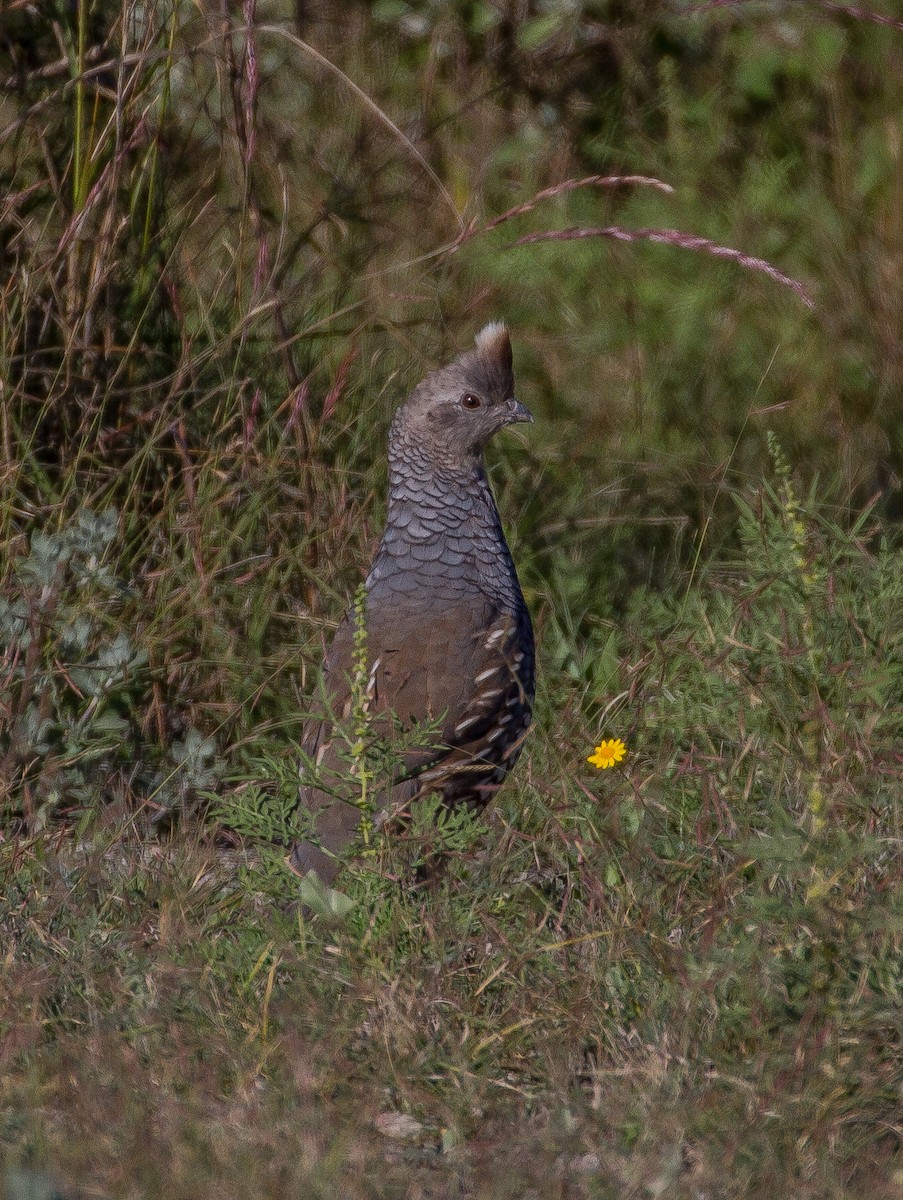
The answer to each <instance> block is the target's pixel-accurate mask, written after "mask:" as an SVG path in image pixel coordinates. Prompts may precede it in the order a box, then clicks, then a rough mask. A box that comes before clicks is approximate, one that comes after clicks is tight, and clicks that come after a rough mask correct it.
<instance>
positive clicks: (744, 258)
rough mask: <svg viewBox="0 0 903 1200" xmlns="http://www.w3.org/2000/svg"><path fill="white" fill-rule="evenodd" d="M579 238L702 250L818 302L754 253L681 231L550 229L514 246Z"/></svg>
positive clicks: (809, 301) (808, 301)
mask: <svg viewBox="0 0 903 1200" xmlns="http://www.w3.org/2000/svg"><path fill="white" fill-rule="evenodd" d="M578 238H614V239H615V240H616V241H619V242H639V241H647V242H658V243H660V244H661V245H665V246H679V247H680V248H681V249H682V250H701V251H702V252H703V253H705V254H711V255H714V257H715V258H726V259H728V260H729V261H730V262H735V263H738V264H739V265H740V266H741V267H746V268H747V269H748V270H750V271H761V272H762V273H763V274H765V275H767V276H768V277H769V279H773V280H775V282H777V283H782V284H783V285H784V286H785V287H789V288H790V290H791V291H792V292H795V293H796V295H797V296H798V297H799V298H800V300H802V302H803V304H805V306H806V307H807V308H814V307H815V302H814V301H813V300H812V297H811V296H810V295H809V293H808V291H807V290H806V287H805V285H804V284H802V283H801V282H800V281H799V280H798V279H792V278H791V277H790V276H789V275H785V274H784V273H783V272H782V271H779V270H778V269H777V267H774V266H772V264H771V263H770V262H766V260H765V259H764V258H756V257H755V256H754V255H752V254H744V252H743V251H742V250H735V249H734V248H733V247H732V246H719V245H718V244H717V242H713V241H712V240H711V239H710V238H705V237H699V236H698V235H697V234H693V233H684V232H683V230H681V229H625V228H624V227H623V226H621V225H605V226H601V227H597V228H589V229H551V230H546V231H543V232H541V233H527V234H524V236H523V237H520V238H518V239H517V240H516V241H515V242H512V243H511V244H512V245H513V246H527V245H530V244H532V243H533V242H570V241H575V240H577V239H578Z"/></svg>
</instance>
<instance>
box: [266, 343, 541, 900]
mask: <svg viewBox="0 0 903 1200" xmlns="http://www.w3.org/2000/svg"><path fill="white" fill-rule="evenodd" d="M532 420H533V418H532V416H531V415H530V412H529V411H528V409H527V408H525V406H524V405H523V404H520V403H519V402H518V401H517V400H515V399H514V376H513V373H512V357H511V342H510V339H509V337H508V330H507V329H506V327H505V326H504V325H503V324H500V323H494V324H492V325H487V326H486V328H485V329H483V330H482V331H481V332H480V333H479V334H478V335H477V338H476V348H475V349H474V350H471V351H469V352H467V353H465V354H461V355H459V357H458V358H456V359H455V360H454V362H452V363H451V364H450V365H449V366H447V367H442V368H440V369H439V370H437V371H433V372H432V373H431V374H430V375H428V376H427V377H426V379H424V380H423V382H422V383H421V384H419V385H418V386H417V387H416V388H415V389H414V391H413V392H412V393H411V395H410V396H409V397H408V399H407V400H406V401H405V402H404V404H402V405H401V407H400V408H399V409H398V411H397V413H396V414H395V419H394V420H393V422H392V428H391V432H390V434H389V512H388V519H387V522H386V529H385V532H384V534H383V537H382V541H381V542H380V545H379V549H378V551H377V554H376V558H375V559H374V562H373V565H372V567H371V568H370V573H369V575H368V576H367V580H366V585H365V587H366V619H365V631H366V650H367V678H366V683H365V687H366V696H367V701H366V703H367V707H368V714H369V715H368V720H370V721H371V722H373V723H374V724H375V723H380V725H381V730H382V731H383V732H391V730H392V729H393V727H397V726H398V724H399V723H401V724H403V725H408V724H417V723H423V722H432V723H433V725H432V729H433V730H434V732H433V734H432V736H431V738H430V739H429V740H430V742H431V744H430V745H428V746H423V745H422V744H421V745H417V746H415V747H413V748H412V747H411V746H410V742H408V745H407V748H406V749H403V750H402V751H401V753H400V765H399V767H398V768H397V769H396V771H395V775H394V777H393V779H392V780H391V781H390V782H389V783H388V784H387V785H385V786H384V787H383V789H382V792H381V794H378V795H377V797H376V798H375V807H376V811H377V812H384V811H386V810H397V809H400V808H403V807H404V806H406V805H407V804H408V803H409V802H410V801H411V800H414V799H416V798H417V797H418V796H423V795H427V794H429V793H431V792H440V793H441V794H442V796H443V798H444V800H445V801H446V802H447V803H450V804H462V803H464V804H471V805H474V806H477V807H482V806H483V805H484V804H486V803H487V801H488V800H489V799H490V797H491V796H492V795H493V794H494V792H495V791H496V790H497V789H498V787H499V785H500V784H501V782H502V780H503V779H504V778H505V776H506V775H507V773H508V771H510V769H511V767H512V766H513V765H514V762H515V760H516V759H517V756H518V754H519V753H520V749H521V746H522V744H523V741H524V736H525V734H526V731H527V728H528V726H529V724H530V715H531V706H532V703H533V695H534V654H533V629H532V626H531V624H530V614H529V613H528V612H527V607H526V605H525V603H524V598H523V595H522V593H521V589H520V584H519V583H518V579H517V573H516V572H515V570H514V563H513V562H512V561H511V554H510V552H509V550H508V546H507V544H506V542H505V535H504V533H503V532H502V525H501V521H500V520H499V514H498V509H497V508H496V505H495V500H494V498H493V495H492V491H491V489H490V487H489V482H488V480H487V478H486V470H485V467H484V465H483V449H484V447H485V446H486V443H487V442H488V441H489V439H490V438H491V437H492V436H493V434H495V433H497V432H498V430H500V429H502V428H503V427H504V426H505V425H511V424H513V423H514V422H517V421H532ZM354 628H355V621H354V614H353V613H349V614H348V615H347V616H346V617H345V619H344V621H343V622H342V624H341V625H340V626H339V628H338V630H337V631H336V635H335V639H334V641H333V643H332V646H331V647H330V649H329V652H328V653H327V655H326V660H325V663H324V669H323V670H324V685H325V690H326V696H327V699H328V702H329V707H330V709H331V712H332V714H333V716H334V717H335V719H336V720H347V719H348V718H349V717H350V715H351V710H352V699H351V696H352V679H353V675H354V664H353V654H354V640H353V639H354ZM358 687H359V691H360V690H361V685H360V684H359V685H358ZM349 732H350V731H349V730H348V729H344V731H343V732H340V731H338V730H336V729H335V727H334V726H333V725H332V724H331V723H330V722H329V721H309V722H308V723H307V725H306V726H305V728H304V732H303V737H302V746H303V749H304V751H305V753H306V754H307V755H308V756H309V757H310V759H312V760H313V761H314V762H316V764H317V782H318V783H319V784H320V786H319V787H317V786H311V785H309V784H304V781H303V778H302V787H301V796H300V804H299V807H300V808H302V809H308V810H309V812H310V817H309V818H308V820H309V824H310V827H311V831H312V832H311V836H310V840H309V841H305V842H298V843H296V844H295V846H294V847H293V849H292V852H291V854H290V856H289V863H290V865H291V867H292V869H293V870H294V871H296V872H297V873H298V874H301V875H304V874H306V873H307V872H308V871H310V870H314V871H315V872H316V873H317V875H318V876H319V877H320V879H321V880H322V881H323V882H324V883H329V882H330V881H331V880H332V878H333V876H334V875H335V873H336V871H337V870H338V867H339V865H340V862H339V858H338V857H337V856H338V855H340V854H341V852H342V851H343V850H344V849H345V848H346V847H347V846H348V845H349V843H350V842H351V841H352V840H353V838H354V837H355V834H356V832H357V829H358V825H359V822H360V817H361V813H360V810H359V809H358V808H357V807H356V806H355V805H354V804H353V803H350V802H349V801H348V800H347V799H343V798H340V797H341V796H342V793H343V789H344V794H345V795H346V796H347V795H348V794H349V785H348V782H347V781H348V773H349V768H348V745H349ZM343 755H344V757H343ZM331 774H334V776H335V783H334V784H331V783H330V775H331ZM343 780H344V784H343V782H342V781H343ZM352 786H353V785H352ZM324 788H328V789H329V790H328V791H327V790H322V789H324Z"/></svg>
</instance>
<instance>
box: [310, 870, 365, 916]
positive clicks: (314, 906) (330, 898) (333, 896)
mask: <svg viewBox="0 0 903 1200" xmlns="http://www.w3.org/2000/svg"><path fill="white" fill-rule="evenodd" d="M298 897H299V899H300V900H301V903H302V904H303V905H304V906H305V907H306V908H308V909H310V911H311V912H312V913H313V915H314V916H316V917H324V918H325V919H326V920H327V921H341V920H344V918H345V917H347V915H348V914H349V913H350V912H351V910H352V909H353V908H354V901H353V900H352V899H351V897H350V896H346V895H345V893H344V892H337V891H334V890H333V889H332V888H329V887H327V886H326V884H325V883H324V882H323V881H322V879H321V878H320V876H319V875H318V874H317V873H316V871H308V872H307V874H306V875H305V876H304V878H303V879H302V880H301V885H300V887H299V888H298Z"/></svg>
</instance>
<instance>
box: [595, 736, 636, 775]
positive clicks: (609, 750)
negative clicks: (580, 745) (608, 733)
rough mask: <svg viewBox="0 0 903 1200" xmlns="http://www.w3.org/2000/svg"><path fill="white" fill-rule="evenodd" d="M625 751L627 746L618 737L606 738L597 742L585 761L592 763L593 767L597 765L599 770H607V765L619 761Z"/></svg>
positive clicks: (610, 765) (612, 764) (609, 765)
mask: <svg viewBox="0 0 903 1200" xmlns="http://www.w3.org/2000/svg"><path fill="white" fill-rule="evenodd" d="M626 753H627V747H626V746H625V745H624V743H623V742H622V741H621V739H620V738H606V740H605V741H604V742H600V743H599V745H598V746H597V747H596V748H595V750H594V751H593V752H592V754H591V755H590V756H589V758H588V759H587V760H586V761H587V762H589V763H592V764H593V766H594V767H598V768H599V770H600V771H607V770H608V768H609V767H613V766H614V765H615V763H619V762H620V761H621V759H622V758H623V757H624V755H625V754H626Z"/></svg>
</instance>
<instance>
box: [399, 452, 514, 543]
mask: <svg viewBox="0 0 903 1200" xmlns="http://www.w3.org/2000/svg"><path fill="white" fill-rule="evenodd" d="M418 508H419V509H420V510H421V511H422V513H423V516H424V518H425V519H426V520H427V521H428V523H429V524H430V525H431V526H432V525H435V526H436V528H435V532H442V531H443V530H445V529H452V527H453V519H454V518H457V519H458V520H460V521H461V522H465V521H466V522H467V524H468V525H469V526H470V527H473V526H474V525H484V526H491V527H495V526H498V527H499V528H500V527H501V524H500V521H499V514H498V509H497V508H496V504H495V497H494V496H493V494H492V489H491V488H490V486H489V481H488V479H487V478H486V468H485V466H484V465H483V460H482V457H480V456H478V455H469V456H467V457H466V458H461V459H448V460H437V458H436V457H433V456H427V455H424V454H423V453H422V452H419V451H418V450H416V449H415V448H413V447H410V446H406V445H401V446H397V447H394V448H393V449H392V450H390V452H389V524H391V523H392V520H393V517H396V516H401V517H405V516H407V514H408V513H409V512H413V511H415V510H417V509H418ZM442 517H445V518H446V519H444V520H441V519H440V520H438V523H437V521H436V519H439V518H442Z"/></svg>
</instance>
